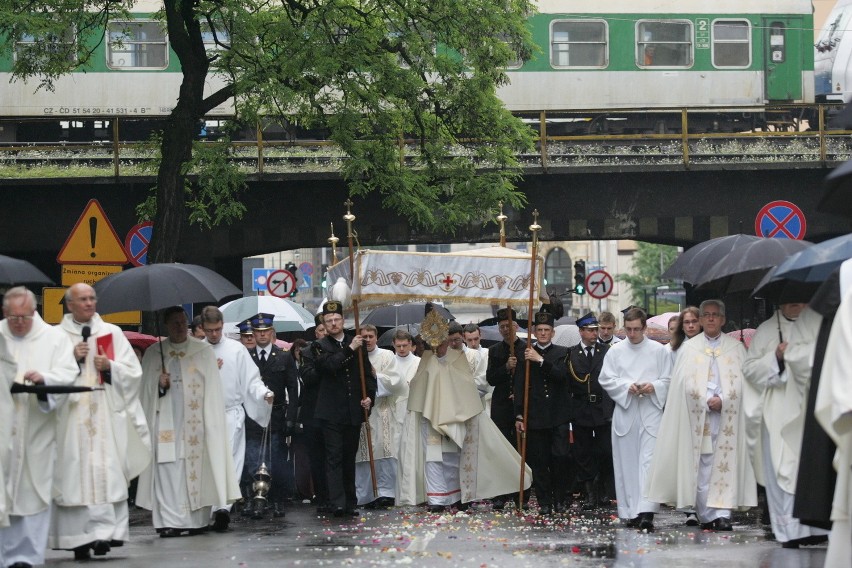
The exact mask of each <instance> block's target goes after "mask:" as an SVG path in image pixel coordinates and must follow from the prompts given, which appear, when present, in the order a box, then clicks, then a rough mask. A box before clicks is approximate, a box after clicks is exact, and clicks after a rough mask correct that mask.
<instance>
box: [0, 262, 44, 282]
mask: <svg viewBox="0 0 852 568" xmlns="http://www.w3.org/2000/svg"><path fill="white" fill-rule="evenodd" d="M0 284H4V285H7V286H13V285H17V284H50V285H53V280H51V279H50V278H48V277H47V275H45V273H44V272H42V271H41V270H39V269H38V268H36V267H35V266H33V265H32V264H31V263H29V262H27V261H26V260H21V259H18V258H12V257H11V256H5V255H2V254H0Z"/></svg>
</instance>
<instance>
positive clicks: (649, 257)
mask: <svg viewBox="0 0 852 568" xmlns="http://www.w3.org/2000/svg"><path fill="white" fill-rule="evenodd" d="M638 245H639V248H638V250H637V251H636V254H635V255H633V273H632V274H619V275H618V277H617V279H618V280H619V281H621V282H626V283H627V284H628V285H629V286H630V288H631V293H632V296H631V302H632V303H633V304H635V305H637V306H644V305H645V292H646V291H649V292H648V293H649V294H653V290H654V288H656V287H657V286H661V285H664V284H667V283H669V282H670V281H668V280H663V279H662V278H661V277H660V276H661V275H662V273H663V272H665V271H666V269H667V268H668V267H669V266H671V265H672V263H673V262H674V261H675V259H676V258H677V247H673V246H669V245H658V244H653V243H645V242H641V241H640V242H639V243H638ZM675 307H677V306H675ZM658 311H659V308H658Z"/></svg>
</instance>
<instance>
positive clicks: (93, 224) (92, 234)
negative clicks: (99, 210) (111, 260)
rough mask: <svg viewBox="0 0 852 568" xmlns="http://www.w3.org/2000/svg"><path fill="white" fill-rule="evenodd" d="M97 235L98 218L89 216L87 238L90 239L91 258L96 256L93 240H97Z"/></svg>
mask: <svg viewBox="0 0 852 568" xmlns="http://www.w3.org/2000/svg"><path fill="white" fill-rule="evenodd" d="M97 236H98V218H97V217H89V239H90V240H91V243H92V252H91V255H90V256H91V257H92V258H95V256H97V253H95V241H96V240H97Z"/></svg>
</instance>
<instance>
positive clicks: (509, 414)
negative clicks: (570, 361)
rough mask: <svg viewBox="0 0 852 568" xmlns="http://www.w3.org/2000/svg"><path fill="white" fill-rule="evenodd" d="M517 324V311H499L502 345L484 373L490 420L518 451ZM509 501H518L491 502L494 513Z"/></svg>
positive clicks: (520, 348)
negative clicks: (516, 423)
mask: <svg viewBox="0 0 852 568" xmlns="http://www.w3.org/2000/svg"><path fill="white" fill-rule="evenodd" d="M516 322H517V313H515V310H513V309H511V308H503V309H501V310H498V311H497V327H498V329H499V330H500V335H501V336H502V337H503V341H501V342H500V343H498V344H496V345H492V346H491V347H489V348H488V370H487V371H486V373H485V378H486V380H487V381H488V384H489V385H491V386H492V387H494V393H493V394H492V395H491V420H493V421H494V424H496V425H497V428H499V429H500V431H501V432H502V433H503V435H504V436H505V437H506V439H507V440H509V443H510V444H512V447H514V448H515V449H517V436H516V433H515V402H514V391H515V369H516V368H517V366H518V359H519V358H521V357H522V356H523V352H524V348H525V347H526V344H525V343H524V342H523V341H521V340H520V339H518V337H517V334H516V333H515V331H516V326H517V323H516ZM509 500H516V499H515V496H513V495H501V496H500V497H495V498H494V499H492V500H491V504H492V505H493V507H494V508H495V509H502V508H503V506H504V505H505V504H506V501H509Z"/></svg>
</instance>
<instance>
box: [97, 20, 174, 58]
mask: <svg viewBox="0 0 852 568" xmlns="http://www.w3.org/2000/svg"><path fill="white" fill-rule="evenodd" d="M107 31H108V33H109V42H108V43H107V67H109V68H110V69H121V70H126V69H165V68H166V67H167V66H168V64H169V59H168V57H169V56H168V53H169V49H168V42H167V38H166V31H165V30H164V29H163V27H162V24H161V23H160V22H156V21H148V20H134V21H131V22H126V21H112V22H109V24H108V25H107Z"/></svg>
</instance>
